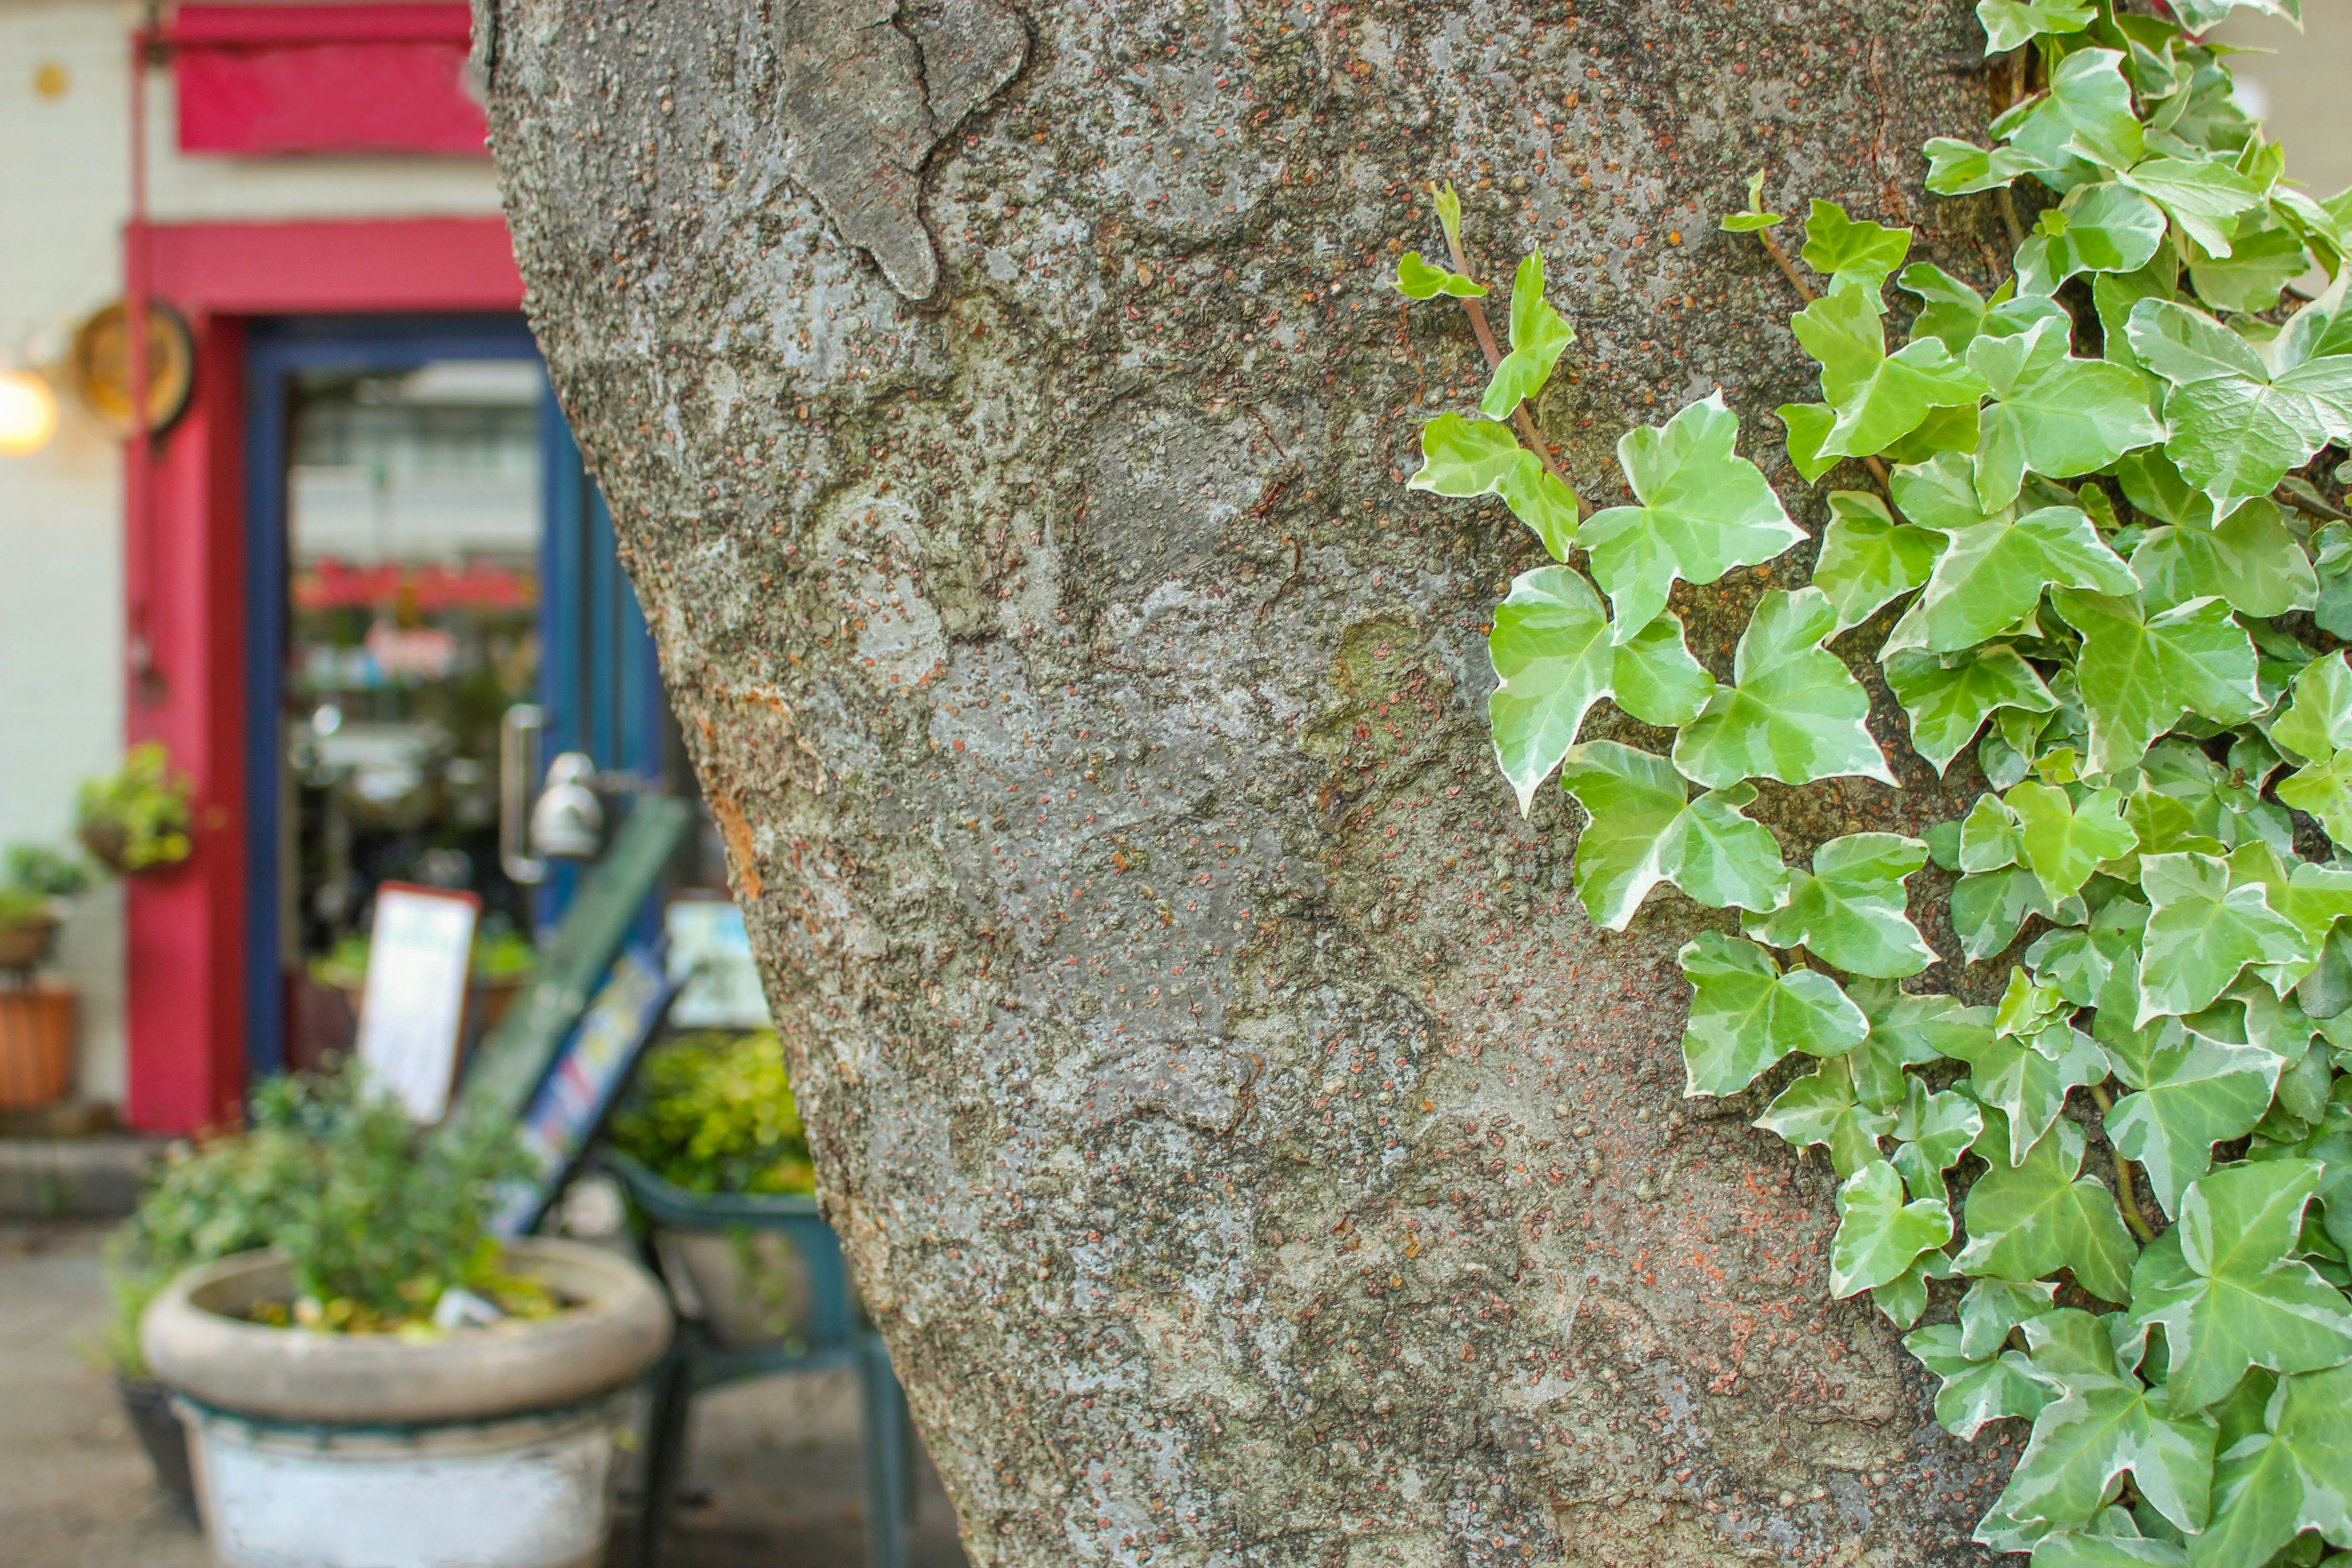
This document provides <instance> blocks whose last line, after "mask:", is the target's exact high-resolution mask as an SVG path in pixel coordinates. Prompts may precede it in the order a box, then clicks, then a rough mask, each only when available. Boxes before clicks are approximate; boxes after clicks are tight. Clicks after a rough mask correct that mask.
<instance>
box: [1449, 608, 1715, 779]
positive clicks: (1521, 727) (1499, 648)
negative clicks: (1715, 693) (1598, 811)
mask: <svg viewBox="0 0 2352 1568" xmlns="http://www.w3.org/2000/svg"><path fill="white" fill-rule="evenodd" d="M1609 629H1610V628H1609V620H1608V617H1607V616H1605V615H1604V614H1602V612H1601V600H1600V598H1599V597H1598V596H1597V595H1594V593H1593V592H1592V588H1591V584H1587V583H1586V582H1585V580H1584V577H1583V574H1580V573H1578V572H1575V571H1573V570H1571V569H1570V568H1569V567H1566V566H1539V567H1538V568H1536V570H1534V571H1532V572H1523V573H1521V574H1519V575H1518V576H1517V578H1515V579H1514V580H1513V581H1512V584H1511V593H1510V597H1508V598H1507V599H1505V600H1504V601H1503V602H1502V603H1501V604H1500V605H1496V607H1495V627H1494V630H1493V631H1491V632H1489V633H1488V634H1487V636H1486V656H1487V658H1488V659H1489V660H1491V661H1492V663H1493V664H1494V667H1495V675H1496V680H1497V681H1498V682H1499V684H1497V685H1496V688H1495V690H1494V692H1493V693H1492V694H1491V695H1490V696H1488V698H1487V699H1486V721H1487V725H1488V727H1489V728H1490V729H1491V730H1492V731H1494V741H1495V760H1496V763H1499V764H1500V765H1501V767H1502V770H1503V776H1504V777H1505V778H1507V779H1508V780H1509V781H1510V783H1511V788H1512V790H1513V792H1514V793H1516V794H1517V795H1518V797H1519V811H1520V814H1521V815H1522V816H1524V815H1526V813H1527V811H1528V807H1529V806H1530V805H1533V804H1534V801H1535V794H1536V788H1537V786H1538V785H1539V784H1542V783H1543V781H1544V776H1545V775H1546V774H1547V773H1550V772H1551V770H1552V768H1553V767H1554V766H1555V765H1557V764H1558V763H1559V760H1560V758H1562V757H1563V756H1565V755H1567V753H1568V749H1569V748H1570V746H1572V745H1574V744H1575V743H1576V732H1577V731H1578V730H1579V729H1580V727H1581V726H1582V725H1583V722H1584V715H1585V714H1586V713H1587V712H1588V711H1590V710H1591V707H1592V705H1593V704H1594V703H1595V702H1598V701H1600V700H1601V699H1602V698H1604V697H1609V696H1614V697H1615V698H1616V699H1617V700H1618V703H1619V705H1620V706H1621V707H1622V708H1624V709H1625V710H1626V711H1627V712H1629V713H1632V714H1633V716H1634V717H1635V718H1637V719H1639V720H1641V721H1643V723H1645V724H1660V725H1674V724H1686V723H1688V722H1689V721H1690V720H1691V719H1692V718H1693V717H1694V716H1695V714H1696V711H1697V710H1698V708H1699V705H1700V704H1701V703H1702V702H1704V701H1705V700H1706V696H1707V693H1708V692H1709V691H1710V690H1712V689H1713V688H1714V685H1715V679H1714V677H1712V676H1710V675H1708V674H1707V673H1706V670H1704V669H1702V668H1699V665H1698V662H1697V661H1696V659H1694V658H1691V656H1690V650H1689V649H1688V648H1687V647H1685V646H1684V645H1683V639H1682V623H1681V622H1680V621H1678V620H1676V619H1675V617H1674V616H1659V617H1658V622H1657V626H1656V629H1655V630H1654V632H1650V629H1649V628H1645V632H1649V633H1650V635H1644V636H1643V637H1636V638H1633V639H1632V640H1631V641H1629V642H1628V643H1627V644H1626V645H1625V646H1624V647H1615V646H1613V645H1612V643H1611V642H1610V640H1609Z"/></svg>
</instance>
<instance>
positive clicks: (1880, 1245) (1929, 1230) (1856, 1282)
mask: <svg viewBox="0 0 2352 1568" xmlns="http://www.w3.org/2000/svg"><path fill="white" fill-rule="evenodd" d="M1837 1206H1838V1228H1837V1236H1836V1237H1835V1238H1834V1239H1833V1240H1832V1242H1831V1243H1830V1294H1831V1295H1832V1296H1836V1297H1839V1298H1844V1297H1847V1296H1853V1295H1856V1294H1859V1293H1860V1292H1862V1291H1864V1290H1867V1289H1871V1288H1873V1287H1874V1286H1878V1285H1886V1284H1891V1283H1893V1282H1894V1281H1895V1280H1896V1279H1901V1278H1902V1277H1903V1275H1904V1273H1905V1272H1906V1271H1907V1270H1908V1269H1909V1268H1910V1267H1911V1265H1912V1262H1913V1261H1914V1260H1915V1259H1916V1258H1918V1256H1919V1255H1920V1254H1921V1253H1923V1252H1927V1251H1932V1250H1933V1249H1935V1248H1937V1247H1941V1246H1943V1245H1944V1243H1946V1242H1948V1241H1949V1240H1951V1239H1952V1211H1951V1209H1950V1208H1949V1207H1948V1205H1945V1203H1944V1202H1943V1200H1941V1199H1940V1198H1914V1199H1912V1200H1910V1201H1909V1202H1907V1203H1906V1202H1905V1201H1904V1197H1903V1178H1902V1177H1901V1176H1899V1175H1897V1174H1896V1173H1895V1167H1894V1166H1893V1165H1890V1164H1888V1163H1886V1162H1885V1161H1884V1160H1874V1161H1872V1162H1871V1163H1869V1164H1867V1165H1864V1167H1863V1168H1862V1169H1861V1170H1859V1171H1857V1172H1855V1173H1853V1175H1851V1176H1849V1177H1847V1178H1846V1180H1845V1182H1844V1183H1843V1184H1842V1185H1841V1186H1840V1187H1839V1188H1838V1198H1837Z"/></svg>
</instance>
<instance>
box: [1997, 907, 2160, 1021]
mask: <svg viewBox="0 0 2352 1568" xmlns="http://www.w3.org/2000/svg"><path fill="white" fill-rule="evenodd" d="M2146 928H2147V905H2146V904H2143V903H2140V902H2137V900H2131V899H2110V900H2107V901H2106V902H2105V903H2104V904H2102V905H2100V906H2099V912H2098V913H2097V914H2095V915H2093V916H2092V917H2091V923H2090V925H2089V926H2088V927H2087V928H2075V927H2067V928H2061V929H2060V930H2057V931H2044V932H2042V935H2040V936H2039V937H2037V938H2035V939H2034V942H2033V945H2032V947H2029V948H2027V949H2026V950H2025V962H2026V963H2027V964H2029V965H2030V966H2032V970H2033V972H2034V973H2035V974H2037V975H2039V976H2040V977H2042V979H2044V980H2047V981H2049V982H2050V983H2051V984H2054V985H2056V986H2057V987H2058V994H2060V995H2062V996H2063V997H2065V998H2066V1000H2067V1001H2069V1002H2072V1003H2073V1004H2074V1005H2075V1006H2077V1007H2096V1006H2099V1005H2101V1003H2100V1000H2099V997H2100V994H2101V993H2103V992H2104V991H2105V989H2106V987H2107V985H2108V984H2109V982H2111V981H2115V980H2116V978H2117V977H2118V976H2121V978H2122V981H2123V983H2124V984H2129V985H2131V986H2134V987H2137V985H2138V984H2139V940H2140V932H2141V931H2143V930H2145V929H2146Z"/></svg>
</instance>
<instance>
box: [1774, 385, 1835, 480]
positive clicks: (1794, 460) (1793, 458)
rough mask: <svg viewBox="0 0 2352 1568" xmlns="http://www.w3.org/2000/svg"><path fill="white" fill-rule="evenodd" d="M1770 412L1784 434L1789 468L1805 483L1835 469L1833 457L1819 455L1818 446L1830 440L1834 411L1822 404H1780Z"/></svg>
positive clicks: (1820, 448) (1820, 450) (1820, 452)
mask: <svg viewBox="0 0 2352 1568" xmlns="http://www.w3.org/2000/svg"><path fill="white" fill-rule="evenodd" d="M1772 413H1773V415H1774V416H1775V417H1777V418H1778V419H1779V420H1780V425H1781V428H1782V429H1783V430H1784V431H1785V432H1786V434H1787V437H1788V439H1787V446H1788V448H1789V462H1790V466H1791V467H1793V468H1795V469H1796V470H1797V472H1799V473H1800V474H1802V475H1803V476H1804V478H1805V482H1806V483H1807V484H1811V483H1812V482H1813V481H1814V480H1815V479H1820V478H1821V477H1822V475H1823V474H1826V473H1828V472H1829V471H1830V470H1831V469H1832V468H1836V467H1837V465H1838V460H1837V458H1836V457H1835V456H1834V455H1832V456H1831V457H1826V458H1825V457H1823V456H1822V442H1824V441H1826V440H1828V439H1829V438H1830V426H1832V425H1834V424H1836V423H1837V410H1836V409H1834V408H1832V407H1831V406H1830V405H1828V404H1826V403H1783V404H1782V405H1780V407H1778V408H1775V409H1774V410H1772Z"/></svg>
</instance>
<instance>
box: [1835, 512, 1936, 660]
mask: <svg viewBox="0 0 2352 1568" xmlns="http://www.w3.org/2000/svg"><path fill="white" fill-rule="evenodd" d="M1943 548H1944V540H1943V536H1942V535H1941V534H1937V533H1933V532H1930V531H1927V529H1924V528H1913V527H1911V526H1909V525H1908V524H1906V523H1898V522H1896V521H1895V519H1894V517H1893V516H1892V515H1891V514H1890V513H1889V512H1888V511H1887V510H1886V503H1885V501H1883V500H1879V499H1878V498H1877V497H1876V496H1874V495H1871V494H1868V493H1866V492H1864V491H1862V490H1832V491H1831V492H1830V525H1829V527H1828V528H1827V529H1825V530H1823V531H1822V553H1821V558H1820V559H1819V560H1818V561H1816V562H1815V563H1813V586H1814V587H1816V588H1819V589H1820V590H1821V591H1822V594H1823V595H1826V596H1827V597H1828V599H1829V602H1830V605H1831V607H1832V609H1834V610H1836V611H1837V629H1838V630H1839V631H1844V630H1845V629H1846V628H1847V627H1848V626H1860V625H1861V624H1862V623H1863V622H1864V621H1866V620H1868V619H1869V618H1870V617H1871V616H1873V615H1874V614H1875V613H1876V612H1877V610H1878V608H1879V606H1881V605H1885V603H1886V602H1887V601H1888V600H1890V599H1896V598H1900V597H1901V596H1902V595H1905V594H1907V593H1909V592H1910V591H1911V590H1912V589H1914V588H1916V587H1918V586H1919V585H1920V584H1923V583H1925V582H1926V581H1927V574H1928V573H1929V572H1930V571H1931V570H1933V569H1934V567H1935V564H1936V556H1937V552H1940V551H1941V550H1942V549H1943Z"/></svg>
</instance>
